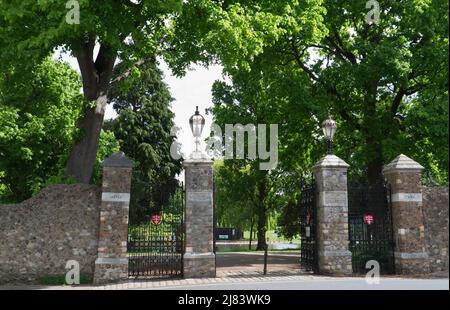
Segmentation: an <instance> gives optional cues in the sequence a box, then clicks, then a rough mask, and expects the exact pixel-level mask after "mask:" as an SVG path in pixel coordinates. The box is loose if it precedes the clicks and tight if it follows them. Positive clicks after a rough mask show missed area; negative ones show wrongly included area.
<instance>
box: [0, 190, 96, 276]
mask: <svg viewBox="0 0 450 310" xmlns="http://www.w3.org/2000/svg"><path fill="white" fill-rule="evenodd" d="M100 203H101V189H100V188H99V187H97V186H93V185H84V184H74V185H52V186H49V187H47V188H45V189H43V190H42V191H41V192H40V193H39V194H38V195H36V196H35V197H33V198H30V199H28V200H25V201H23V202H22V203H19V204H10V205H0V283H13V282H20V283H23V282H35V281H36V280H37V279H38V278H39V277H42V276H48V275H65V273H66V272H67V271H66V269H65V265H66V262H67V261H68V260H76V261H78V262H79V263H80V271H81V274H84V275H86V276H88V277H91V278H92V277H93V274H94V263H95V259H96V258H97V249H98V230H99V215H100Z"/></svg>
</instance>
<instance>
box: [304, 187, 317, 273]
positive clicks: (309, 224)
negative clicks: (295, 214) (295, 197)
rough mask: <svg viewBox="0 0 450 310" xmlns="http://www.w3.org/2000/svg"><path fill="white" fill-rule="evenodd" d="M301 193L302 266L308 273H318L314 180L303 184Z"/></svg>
mask: <svg viewBox="0 0 450 310" xmlns="http://www.w3.org/2000/svg"><path fill="white" fill-rule="evenodd" d="M300 190H301V193H300V240H301V245H300V265H301V267H302V268H303V269H304V270H306V271H312V272H314V273H318V271H319V264H318V252H317V242H316V237H317V232H316V231H317V206H316V199H315V198H316V187H315V182H314V179H313V180H311V181H310V182H302V185H301V188H300Z"/></svg>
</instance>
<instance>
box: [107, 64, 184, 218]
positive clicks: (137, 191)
mask: <svg viewBox="0 0 450 310" xmlns="http://www.w3.org/2000/svg"><path fill="white" fill-rule="evenodd" d="M121 69H122V67H121V66H120V65H119V66H118V68H117V72H121ZM110 98H111V99H110V102H111V103H112V104H113V107H114V109H115V110H116V111H117V112H118V113H119V116H118V117H117V118H116V119H115V120H113V121H111V122H110V123H109V124H106V126H105V127H107V128H109V129H110V130H111V131H113V132H114V134H115V136H116V138H117V139H118V141H119V144H120V149H121V150H122V151H123V152H125V154H127V156H129V157H130V158H131V159H133V160H134V162H135V168H134V169H133V179H132V181H133V182H132V189H131V197H132V198H131V202H130V222H131V223H139V222H141V221H144V220H148V216H149V214H150V213H151V212H152V211H157V210H161V208H162V206H164V205H167V204H168V198H169V196H170V194H171V193H173V192H174V191H175V189H176V187H177V185H178V181H177V180H176V179H175V176H176V174H178V173H179V172H180V170H181V161H180V160H174V159H172V158H171V155H170V146H171V144H172V142H173V141H174V139H175V137H173V136H171V129H172V126H173V117H174V114H173V113H172V112H171V111H170V102H171V101H172V97H171V95H170V92H169V90H168V88H167V85H166V84H165V83H164V82H163V80H162V72H161V71H160V70H159V69H158V68H157V65H156V63H155V62H148V63H146V64H145V65H143V66H142V67H141V68H140V72H139V74H132V75H130V76H129V77H128V78H127V79H126V80H123V81H121V82H120V83H117V84H115V85H114V86H113V88H112V89H111V94H110Z"/></svg>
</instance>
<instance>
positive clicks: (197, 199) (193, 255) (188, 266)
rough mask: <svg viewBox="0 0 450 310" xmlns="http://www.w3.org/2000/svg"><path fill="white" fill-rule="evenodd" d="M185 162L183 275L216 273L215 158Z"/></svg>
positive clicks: (192, 276)
mask: <svg viewBox="0 0 450 310" xmlns="http://www.w3.org/2000/svg"><path fill="white" fill-rule="evenodd" d="M183 165H184V168H185V179H186V182H185V183H186V185H185V186H186V211H185V219H184V223H185V227H186V235H185V253H184V256H183V275H184V277H185V278H203V277H215V276H216V258H215V254H214V249H213V244H214V240H213V238H214V232H213V229H214V223H213V220H214V219H213V211H214V210H213V208H214V206H213V170H212V161H210V160H206V159H188V160H186V161H184V164H183Z"/></svg>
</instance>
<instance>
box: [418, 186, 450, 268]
mask: <svg viewBox="0 0 450 310" xmlns="http://www.w3.org/2000/svg"><path fill="white" fill-rule="evenodd" d="M422 199H423V208H422V210H423V215H424V226H425V242H426V246H427V252H428V257H429V261H430V269H431V272H433V273H434V272H441V271H447V272H448V263H449V258H448V246H449V244H448V242H449V240H448V233H449V231H448V226H449V225H448V224H449V219H448V216H449V214H448V187H423V188H422Z"/></svg>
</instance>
